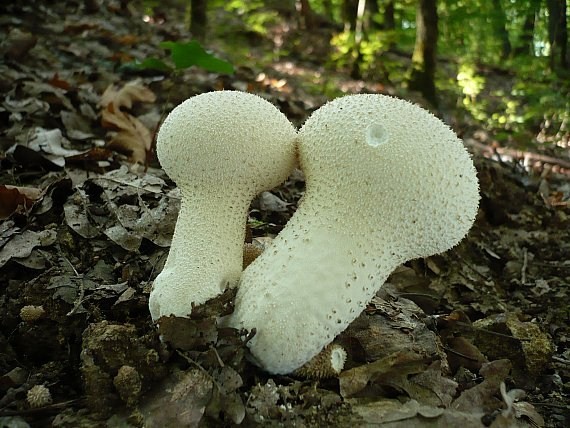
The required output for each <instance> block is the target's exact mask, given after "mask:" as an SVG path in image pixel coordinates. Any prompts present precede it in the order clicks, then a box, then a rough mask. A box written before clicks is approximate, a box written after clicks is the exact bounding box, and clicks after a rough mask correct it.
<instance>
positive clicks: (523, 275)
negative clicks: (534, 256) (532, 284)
mask: <svg viewBox="0 0 570 428" xmlns="http://www.w3.org/2000/svg"><path fill="white" fill-rule="evenodd" d="M527 267H528V251H527V249H526V247H524V248H523V264H522V268H521V284H522V285H525V284H526V269H527Z"/></svg>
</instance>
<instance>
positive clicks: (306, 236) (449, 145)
mask: <svg viewBox="0 0 570 428" xmlns="http://www.w3.org/2000/svg"><path fill="white" fill-rule="evenodd" d="M298 145H299V148H298V150H299V162H300V166H301V169H302V170H303V171H304V173H305V176H306V192H305V195H304V197H303V199H302V201H301V202H300V204H299V208H298V210H297V212H296V213H295V214H294V215H293V217H292V218H291V219H290V221H289V222H288V223H287V225H286V226H285V228H284V229H283V230H282V231H281V233H280V234H279V235H278V236H277V237H276V239H275V240H274V241H273V243H272V244H271V246H269V247H268V248H267V249H266V250H265V251H264V252H263V254H261V256H260V257H258V258H257V259H256V260H255V261H254V262H253V263H252V264H251V265H250V266H249V267H248V268H247V269H246V270H244V272H243V274H242V277H241V280H240V283H239V288H238V292H237V296H236V310H235V312H234V313H233V314H232V317H231V319H230V320H229V322H230V325H233V326H234V327H243V328H246V329H249V330H251V329H253V328H255V329H256V334H255V336H254V337H253V338H252V339H251V340H250V341H249V342H248V345H249V346H250V350H251V352H252V355H253V358H254V360H255V362H257V363H258V364H259V365H260V366H261V367H263V368H265V369H266V370H267V371H269V372H271V373H278V374H284V373H290V372H293V371H294V370H296V369H297V368H299V367H300V366H302V365H303V364H304V363H306V362H307V361H309V360H310V359H311V358H312V357H314V356H315V355H316V354H318V353H319V351H321V350H322V349H323V348H324V347H325V346H326V345H327V344H329V343H330V342H331V341H332V340H333V339H334V338H335V336H337V335H338V334H339V333H340V332H342V331H343V330H344V329H345V328H346V327H347V326H348V324H349V323H350V322H351V321H353V320H354V319H355V318H356V317H357V316H358V315H359V314H360V313H361V311H362V310H363V309H364V308H365V306H366V304H367V302H368V301H369V300H370V299H371V298H372V297H373V296H374V294H375V293H376V292H377V291H378V290H379V288H380V287H381V285H382V284H383V283H384V281H385V280H386V278H387V277H388V275H389V274H390V273H391V272H392V271H393V270H394V269H395V268H396V267H397V266H398V265H400V264H401V263H403V262H405V261H407V260H410V259H414V258H418V257H427V256H430V255H433V254H437V253H441V252H443V251H446V250H448V249H449V248H451V247H453V246H454V245H456V244H457V243H458V242H459V241H460V240H461V239H462V238H463V237H464V236H465V235H466V233H467V232H468V230H469V229H470V228H471V226H472V224H473V221H474V219H475V215H476V213H477V207H478V202H479V191H478V187H479V186H478V181H477V176H476V171H475V168H474V166H473V162H472V160H471V158H470V156H469V154H468V152H467V151H466V149H465V148H464V146H463V144H462V142H461V141H460V140H459V139H458V138H457V137H456V135H455V134H454V133H453V131H451V129H449V128H448V127H447V126H446V125H445V124H444V123H442V122H441V121H440V120H439V119H437V118H436V117H435V116H433V115H432V114H431V113H429V112H427V111H425V110H423V109H422V108H420V107H418V106H416V105H414V104H411V103H409V102H406V101H402V100H399V99H396V98H391V97H387V96H383V95H371V94H361V95H352V96H346V97H343V98H339V99H336V100H334V101H332V102H329V103H327V104H326V105H324V106H323V107H321V108H320V109H318V110H316V111H315V112H314V113H313V114H312V115H311V116H310V118H309V119H308V120H307V121H306V123H305V124H304V125H303V127H302V128H301V130H300V131H299V139H298Z"/></svg>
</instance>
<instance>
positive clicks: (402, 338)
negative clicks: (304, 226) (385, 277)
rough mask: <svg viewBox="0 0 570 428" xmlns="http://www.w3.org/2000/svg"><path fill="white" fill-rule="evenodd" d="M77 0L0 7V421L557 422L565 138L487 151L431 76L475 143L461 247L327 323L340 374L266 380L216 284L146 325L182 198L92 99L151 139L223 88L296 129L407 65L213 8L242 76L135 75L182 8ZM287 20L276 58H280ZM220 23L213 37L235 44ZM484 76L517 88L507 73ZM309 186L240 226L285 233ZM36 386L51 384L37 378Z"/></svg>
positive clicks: (563, 411)
mask: <svg viewBox="0 0 570 428" xmlns="http://www.w3.org/2000/svg"><path fill="white" fill-rule="evenodd" d="M70 4H73V3H71V2H70V3H69V4H62V3H61V2H35V3H33V4H32V5H29V6H25V5H3V6H2V8H4V11H3V12H4V13H3V15H2V17H1V20H0V26H1V31H2V34H3V39H4V40H5V43H4V44H3V45H2V49H3V51H2V53H3V55H4V60H3V62H2V63H0V72H1V74H2V76H3V79H2V82H0V91H1V92H2V104H1V106H2V107H1V108H0V120H1V122H2V134H1V140H0V153H1V154H0V165H1V170H0V185H2V186H3V187H2V190H1V193H0V198H2V199H1V205H0V206H1V207H2V213H1V214H2V216H3V218H4V221H3V222H2V223H0V246H1V247H0V314H1V320H2V322H1V330H0V350H1V352H0V376H1V377H0V396H1V398H0V417H1V418H2V419H1V422H0V424H3V426H26V425H25V424H26V423H27V424H29V425H30V426H50V425H52V426H60V427H64V426H69V427H71V426H101V425H102V424H104V423H105V422H104V421H107V422H106V423H107V424H108V425H110V426H125V424H126V423H127V422H128V423H129V424H131V425H132V426H142V425H143V424H145V425H146V426H156V425H163V426H174V425H187V426H193V425H195V424H196V423H198V421H199V420H201V423H203V424H204V425H205V426H208V425H211V426H220V425H232V424H235V423H238V422H242V423H243V424H245V425H252V426H253V425H258V424H262V423H263V424H266V425H273V426H288V425H293V424H296V425H298V426H323V425H331V426H335V425H336V426H347V425H349V424H350V425H355V424H356V425H361V426H367V425H372V424H374V423H380V422H382V423H385V424H386V425H387V426H425V424H427V423H430V422H433V421H436V422H437V423H439V424H442V425H448V426H453V425H456V426H458V425H459V424H463V425H465V426H495V427H503V426H517V424H518V425H520V426H543V425H544V426H552V427H562V426H568V424H569V422H570V421H569V419H570V412H569V409H568V402H569V398H570V374H569V369H570V368H569V364H570V351H569V350H568V342H569V340H570V338H569V335H570V331H569V328H568V319H569V316H570V313H569V308H568V284H569V282H570V261H569V258H568V254H570V239H569V238H570V236H569V235H570V231H569V230H570V228H569V226H570V219H569V217H568V215H569V214H570V209H569V208H568V200H569V198H570V183H569V181H568V175H567V173H566V171H564V168H568V162H570V159H569V157H568V150H567V148H563V147H556V146H554V145H542V146H538V145H537V146H533V145H532V144H529V145H527V146H526V147H524V149H525V150H526V152H523V151H520V150H521V149H522V148H521V147H520V146H518V145H513V146H512V147H511V149H513V150H512V151H509V147H507V148H497V147H496V145H495V147H493V142H494V141H496V139H495V135H494V133H495V132H496V131H497V130H496V129H492V128H491V129H489V128H483V127H481V126H480V125H479V124H478V122H477V121H476V120H474V119H473V118H471V117H469V116H468V115H466V114H465V112H464V111H461V110H458V109H456V108H455V104H456V100H455V99H454V98H453V97H448V98H446V93H445V92H444V93H443V94H442V95H443V102H442V104H443V106H442V109H441V111H440V112H439V113H440V115H441V116H442V117H443V118H444V119H445V120H446V121H447V122H448V123H450V124H451V125H452V127H453V128H454V129H456V130H457V131H458V132H459V133H460V134H461V136H462V137H464V138H465V140H466V142H468V143H469V145H470V147H471V148H472V149H473V150H474V160H475V163H476V166H477V168H478V172H479V179H480V182H481V195H482V201H481V209H480V213H479V216H478V218H477V222H476V225H475V226H474V228H473V230H472V231H471V233H470V234H469V236H468V238H467V239H466V240H464V241H463V242H462V243H461V244H460V245H459V246H458V247H457V248H455V249H454V250H452V251H449V252H448V253H446V254H444V255H441V256H436V257H432V258H429V259H426V260H419V261H414V262H411V263H409V264H407V265H406V266H403V267H402V268H400V269H399V270H398V271H397V272H395V273H394V274H393V275H392V276H391V277H390V279H389V281H388V282H387V284H386V285H385V286H384V287H383V289H382V292H381V295H380V297H382V299H383V300H381V299H375V300H374V301H373V302H372V303H371V304H370V305H369V306H368V308H367V310H366V311H365V312H364V313H363V314H362V315H361V316H360V317H359V318H358V320H357V321H355V322H354V323H353V325H352V326H351V328H350V329H349V330H348V331H347V332H346V333H344V334H343V335H342V337H341V338H339V341H340V343H342V344H343V345H344V346H345V347H346V348H347V350H348V351H349V355H350V357H349V361H348V362H347V370H346V372H345V373H343V375H341V377H340V379H328V380H321V381H313V380H305V379H300V378H297V377H294V376H293V377H281V376H268V375H267V374H265V373H263V372H262V371H260V370H259V369H256V368H255V367H253V366H251V365H250V364H249V363H247V361H246V359H245V358H244V354H245V352H246V350H245V349H244V347H243V345H242V341H241V338H240V337H239V335H237V333H236V332H228V331H218V330H217V329H216V327H215V325H214V321H213V320H214V319H215V316H216V315H218V314H219V313H221V311H222V310H223V308H224V307H225V306H227V305H228V303H227V301H225V300H224V299H220V300H219V301H216V302H213V303H212V304H211V305H207V307H206V308H205V309H204V310H203V311H202V312H200V313H199V314H198V316H199V317H200V318H199V319H195V320H192V321H191V322H186V321H183V320H182V321H181V320H174V321H172V322H173V325H171V326H169V325H166V326H165V327H164V328H163V330H162V331H161V334H162V335H163V336H165V337H168V338H169V340H170V343H171V346H166V345H164V344H161V343H160V341H159V340H158V336H157V333H156V331H155V328H154V326H153V325H152V323H151V321H150V316H149V313H148V308H147V305H148V294H149V291H150V285H151V283H152V279H153V278H154V277H156V274H157V273H158V272H159V271H160V269H161V268H162V264H163V263H164V260H165V257H166V254H167V251H168V245H169V240H170V236H171V234H172V230H173V227H174V222H175V218H176V213H177V210H178V202H179V195H178V194H177V191H176V190H175V187H174V185H173V183H172V182H170V181H169V180H168V178H167V177H166V176H165V174H164V173H163V172H162V171H161V170H160V169H158V165H157V164H156V161H151V162H150V164H149V166H148V168H147V169H146V171H145V168H143V167H140V166H137V165H133V164H130V163H129V162H128V160H127V158H128V153H129V150H132V149H134V145H136V144H137V143H136V142H135V141H139V142H140V141H142V140H144V139H145V138H147V136H146V134H145V132H144V131H141V129H140V128H136V127H135V128H136V129H137V130H138V131H133V130H132V129H131V131H130V132H131V134H130V137H132V138H123V139H118V141H120V142H121V143H120V144H116V145H115V148H116V149H118V150H119V151H123V154H121V153H117V151H111V150H109V149H108V147H105V145H104V142H105V141H106V140H109V138H110V137H109V133H110V131H113V130H114V131H116V130H117V129H116V128H112V127H110V126H109V124H108V123H103V124H102V123H101V111H102V109H103V108H102V106H101V105H100V102H101V98H102V97H101V95H102V94H103V93H104V92H105V90H106V89H107V88H108V87H109V85H111V84H116V85H117V89H116V91H115V97H116V98H120V97H123V101H124V99H125V98H126V99H128V100H130V102H131V103H132V106H129V108H128V112H129V115H130V116H129V117H136V118H137V119H138V120H140V123H142V124H143V125H144V126H145V127H146V129H147V130H149V131H148V132H149V133H150V134H152V133H153V132H154V130H155V129H156V126H157V124H158V123H159V121H160V118H161V116H162V115H163V113H164V112H165V111H166V112H167V111H169V110H170V109H171V108H172V106H173V105H176V104H177V103H178V102H180V101H181V100H183V99H185V98H187V97H189V96H191V95H194V94H197V93H201V92H205V91H210V90H216V89H237V90H248V91H252V92H258V93H261V94H263V96H265V97H266V98H267V99H269V100H270V101H272V102H273V103H274V104H276V105H277V106H278V107H279V108H280V109H281V110H282V111H283V112H284V113H285V114H286V115H287V116H288V117H289V118H290V119H291V120H292V121H294V123H296V124H301V123H302V122H303V121H304V119H305V118H306V117H307V116H308V114H309V113H310V112H311V111H312V110H314V109H315V108H317V107H318V106H320V105H321V104H322V103H324V102H325V101H326V100H327V96H332V95H339V94H340V93H343V92H345V93H356V92H380V93H388V94H392V95H397V96H402V97H404V98H408V99H412V100H413V101H415V102H418V103H420V104H422V103H423V102H422V100H421V98H420V97H419V96H417V95H415V94H413V93H408V92H406V91H405V90H404V89H402V88H401V87H400V86H399V85H398V84H397V83H399V82H393V81H382V80H381V79H377V80H374V81H361V80H351V79H348V78H346V77H345V73H343V72H342V70H340V71H338V72H332V71H328V70H326V69H325V68H324V67H323V65H322V64H323V63H324V62H325V61H326V59H325V58H324V55H325V54H326V53H328V49H329V48H328V46H329V42H328V35H327V34H328V33H327V31H326V29H324V30H323V31H322V33H316V34H311V35H308V36H307V37H306V38H304V39H303V40H302V43H300V42H299V39H298V38H296V37H294V34H296V33H295V32H294V31H289V32H285V31H284V28H282V27H279V26H275V27H274V28H272V29H271V31H269V33H268V34H267V35H266V36H261V35H259V34H255V33H252V32H251V31H249V30H248V29H246V28H243V27H240V25H239V19H236V18H235V17H231V16H226V15H223V14H222V15H221V16H220V17H218V18H217V19H219V20H220V24H219V25H220V26H221V25H222V24H221V23H224V25H226V26H227V28H230V29H231V30H232V31H233V33H232V35H231V37H232V38H233V39H234V40H239V41H241V44H240V46H242V48H241V49H243V50H244V51H246V52H247V56H246V57H247V58H248V62H247V64H244V63H243V61H242V62H240V63H237V62H236V73H235V74H234V75H232V76H219V75H215V74H209V73H206V72H204V71H201V70H200V69H191V70H188V71H186V72H184V73H182V74H180V75H177V76H171V77H166V78H165V76H163V75H161V74H156V73H149V72H138V71H136V70H133V69H132V68H129V67H127V66H125V64H127V63H128V62H130V61H132V60H133V59H135V58H139V59H143V58H146V57H148V56H160V55H162V54H163V52H162V51H161V50H160V49H159V48H158V44H159V42H160V41H162V40H177V39H179V38H181V39H185V38H187V33H186V32H185V31H184V29H183V26H182V24H181V23H180V22H176V21H174V20H172V21H171V20H168V19H167V20H166V22H164V23H162V24H160V25H158V24H146V23H144V22H143V21H142V19H139V18H140V16H138V15H137V14H135V15H134V16H131V14H130V13H128V12H127V11H125V10H121V8H120V6H119V5H117V6H116V7H112V6H110V7H108V8H101V9H99V10H97V11H94V13H93V14H90V15H88V14H86V13H85V12H84V11H83V10H82V9H81V8H80V7H78V9H77V10H74V9H73V8H72V7H70ZM111 5H112V3H111ZM163 12H164V13H165V16H166V17H168V16H176V14H179V13H180V12H179V11H176V10H170V9H168V8H167V7H166V8H165V10H164V11H163ZM155 19H157V20H160V19H161V18H160V17H155ZM288 25H290V26H292V27H294V26H295V24H294V22H291V23H289V24H288ZM212 26H215V22H213V23H212ZM15 29H18V30H20V31H21V32H23V34H19V33H17V32H15V31H16V30H15ZM219 31H220V30H219V28H218V29H216V30H213V31H212V32H213V33H216V34H217V33H218V32H219ZM227 32H229V30H227ZM25 33H30V34H29V35H26V34H25ZM280 37H283V39H282V42H283V45H281V49H283V50H285V49H286V50H287V55H286V56H280V57H279V58H273V59H272V58H271V55H269V53H270V52H274V50H275V49H276V48H275V43H276V42H275V41H276V40H280V39H279V38H280ZM228 38H229V36H227V37H226V38H225V40H224V38H221V37H212V39H211V40H208V42H206V43H205V44H206V45H209V46H214V47H216V48H217V49H219V51H220V52H221V53H223V52H226V51H227V52H230V51H231V48H230V47H229V44H228V41H227V39H228ZM236 50H237V48H236ZM236 55H237V54H236ZM392 55H393V57H394V58H400V60H401V61H402V63H403V66H402V67H405V61H406V59H405V58H404V57H402V56H401V55H400V54H398V53H394V54H392ZM268 56H269V58H268ZM234 62H235V60H234ZM440 65H441V69H442V70H445V69H446V65H445V63H442V64H440ZM489 77H490V78H492V80H493V81H494V82H496V84H497V85H505V86H508V85H509V76H508V75H507V76H504V75H503V74H502V73H495V72H493V70H490V71H489ZM135 79H138V81H139V84H137V85H135V86H130V89H129V90H128V91H121V89H120V88H122V86H123V85H124V83H126V82H132V81H133V80H135ZM150 91H152V92H150ZM126 93H128V94H129V95H128V96H127V95H125V94H126ZM149 93H153V94H155V95H156V99H154V97H153V96H151V95H149ZM116 94H120V95H116ZM139 101H146V103H141V102H139ZM423 104H424V105H425V103H423ZM123 105H125V104H123ZM404 126H405V125H404ZM119 129H121V128H119ZM137 132H138V133H139V134H137ZM113 138H115V140H116V141H117V138H116V135H115V136H114V137H113ZM566 139H567V136H566ZM489 146H490V148H488V147H489ZM515 150H519V151H515ZM125 153H126V154H125ZM483 153H486V154H492V155H493V156H494V159H488V158H486V157H485V156H483ZM501 153H502V155H501ZM419 155H421V154H419ZM442 167H444V166H442ZM5 185H11V186H17V187H16V188H9V187H5ZM302 190H303V182H302V176H301V175H300V174H295V175H294V176H293V177H292V178H291V179H290V180H289V181H288V182H286V183H285V184H284V185H283V186H281V187H280V188H278V189H276V190H275V191H273V192H272V194H273V196H271V195H270V194H265V195H264V196H263V197H262V198H258V200H256V201H255V202H254V204H253V205H252V212H251V219H250V227H251V230H252V235H253V237H255V238H258V237H264V236H266V235H273V234H275V233H277V232H278V231H279V230H280V228H281V227H282V226H283V225H284V224H285V222H286V221H287V219H288V218H289V217H290V216H291V214H292V212H293V211H294V208H295V204H296V202H297V201H298V199H299V198H300V196H301V193H302ZM275 197H277V199H276V198H275ZM284 202H285V203H284ZM224 297H229V298H231V295H230V296H224ZM179 323H182V326H181V325H180V324H179ZM181 327H182V328H181ZM177 331H185V332H186V334H183V335H178V334H176V333H175V332H177ZM174 348H177V350H175V349H174ZM221 361H223V363H221ZM365 363H368V364H365ZM38 385H43V386H45V387H46V388H47V389H48V390H49V394H50V396H51V398H49V399H48V397H47V396H46V393H45V390H42V389H38V388H36V389H35V390H33V391H34V392H35V395H34V394H30V390H32V389H33V387H35V386H38ZM502 385H503V389H504V390H503V391H502V393H501V386H502ZM519 390H524V391H525V392H526V396H525V397H523V394H522V393H521V392H520V391H519ZM172 391H177V394H178V395H177V399H176V400H172V394H173V393H172ZM42 400H44V401H42ZM436 418H439V419H436ZM542 419H544V421H542ZM18 424H19V425H18ZM399 424H400V425H399Z"/></svg>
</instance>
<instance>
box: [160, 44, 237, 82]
mask: <svg viewBox="0 0 570 428" xmlns="http://www.w3.org/2000/svg"><path fill="white" fill-rule="evenodd" d="M160 46H161V47H162V48H164V49H168V50H169V51H170V57H171V58H172V62H174V66H175V67H176V69H178V70H180V69H186V68H189V67H192V66H193V65H195V66H198V67H201V68H203V69H205V70H207V71H212V72H215V73H225V74H232V73H233V72H234V67H233V66H232V65H231V64H230V63H229V62H227V61H224V60H222V59H220V58H217V57H215V56H214V55H212V54H210V53H208V52H206V50H205V49H204V48H203V47H202V46H201V45H200V43H198V42H197V41H195V40H192V41H190V42H187V43H178V42H162V43H161V44H160Z"/></svg>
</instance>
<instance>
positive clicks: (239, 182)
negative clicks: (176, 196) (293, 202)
mask: <svg viewBox="0 0 570 428" xmlns="http://www.w3.org/2000/svg"><path fill="white" fill-rule="evenodd" d="M296 136H297V132H296V130H295V128H294V127H293V125H292V124H291V123H290V122H289V120H288V119H287V118H286V117H285V115H283V113H281V112H280V111H279V110H277V108H276V107H275V106H273V105H272V104H271V103H269V102H268V101H266V100H264V99H262V98H261V97H259V96H256V95H253V94H249V93H245V92H238V91H220V92H210V93H205V94H201V95H197V96H195V97H192V98H190V99H188V100H186V101H185V102H183V103H182V104H180V105H179V106H178V107H176V108H175V109H174V110H173V111H172V112H171V113H170V114H169V115H168V117H167V118H166V119H165V121H164V123H163V124H162V126H161V128H160V130H159V133H158V138H157V145H156V150H157V155H158V159H159V161H160V163H161V165H162V167H163V168H164V170H165V171H166V173H167V174H168V175H169V176H170V178H171V179H172V180H174V182H176V184H177V185H178V187H179V189H180V193H181V197H182V203H181V208H180V213H179V215H178V220H177V222H176V227H175V230H174V236H173V238H172V245H171V247H170V252H169V254H168V258H167V260H166V263H165V266H164V269H163V270H162V272H161V273H160V274H159V275H158V276H157V278H156V279H155V281H154V285H153V289H152V292H151V294H150V301H149V307H150V312H151V315H152V318H153V319H154V320H157V319H158V318H160V317H161V316H169V315H172V314H173V315H176V316H180V317H187V316H188V315H189V314H190V312H191V310H192V304H195V305H199V304H202V303H204V302H206V301H207V300H208V299H210V298H212V297H215V296H217V295H218V294H220V293H221V292H223V291H224V289H225V288H226V287H228V286H232V285H235V283H236V282H237V280H238V279H239V276H240V274H241V272H242V262H243V243H244V238H245V224H246V220H247V213H248V207H249V205H250V203H251V201H252V199H253V198H254V197H255V195H257V194H258V193H260V192H262V191H264V190H269V189H271V188H273V187H275V186H277V185H278V184H279V183H281V182H282V181H284V180H285V179H286V178H287V176H288V175H289V173H290V172H291V170H292V169H293V166H294V163H295V139H296Z"/></svg>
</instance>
